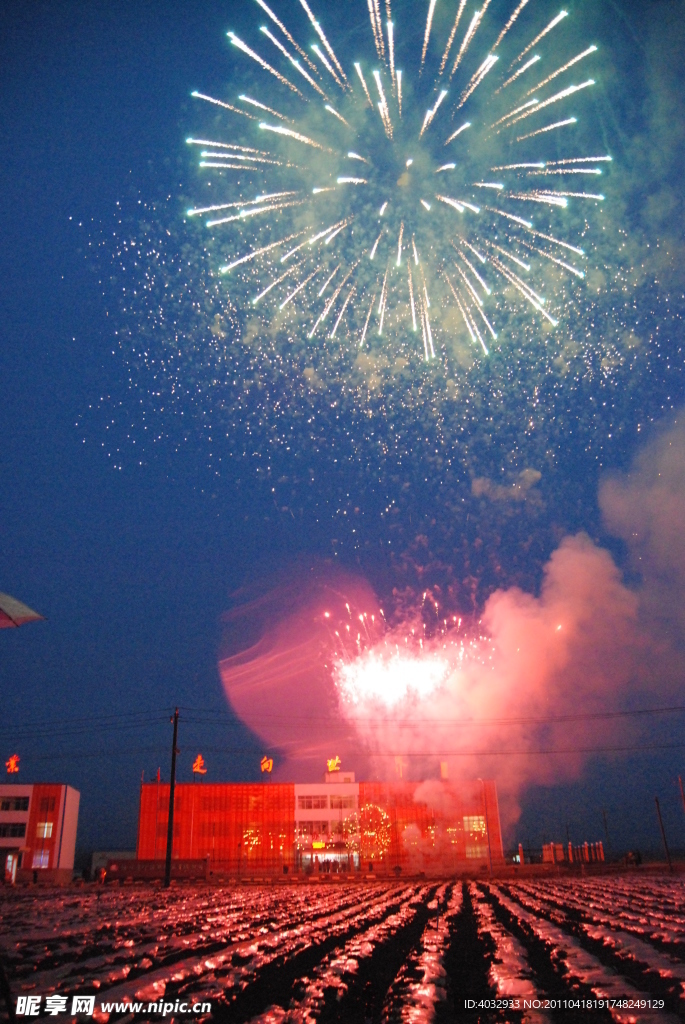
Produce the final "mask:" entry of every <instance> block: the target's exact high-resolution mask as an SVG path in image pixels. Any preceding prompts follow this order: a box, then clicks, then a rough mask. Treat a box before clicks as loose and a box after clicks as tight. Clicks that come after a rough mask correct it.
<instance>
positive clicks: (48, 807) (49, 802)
mask: <svg viewBox="0 0 685 1024" xmlns="http://www.w3.org/2000/svg"><path fill="white" fill-rule="evenodd" d="M40 809H41V811H54V809H55V798H54V796H44V797H43V798H42V799H41V802H40Z"/></svg>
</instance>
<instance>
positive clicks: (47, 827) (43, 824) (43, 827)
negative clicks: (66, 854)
mask: <svg viewBox="0 0 685 1024" xmlns="http://www.w3.org/2000/svg"><path fill="white" fill-rule="evenodd" d="M36 835H37V836H38V838H39V839H49V838H50V837H51V836H52V822H51V821H39V822H38V824H37V825H36Z"/></svg>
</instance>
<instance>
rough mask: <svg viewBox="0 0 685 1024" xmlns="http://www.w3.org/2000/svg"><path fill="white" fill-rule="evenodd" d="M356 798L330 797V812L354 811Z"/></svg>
mask: <svg viewBox="0 0 685 1024" xmlns="http://www.w3.org/2000/svg"><path fill="white" fill-rule="evenodd" d="M356 802H357V801H356V798H355V797H354V796H332V797H331V810H332V811H340V810H354V808H355V806H356Z"/></svg>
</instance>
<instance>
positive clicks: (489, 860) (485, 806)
mask: <svg viewBox="0 0 685 1024" xmlns="http://www.w3.org/2000/svg"><path fill="white" fill-rule="evenodd" d="M478 781H479V782H480V784H481V786H482V787H483V810H484V812H485V833H486V835H487V837H488V876H489V877H490V878H492V850H491V849H490V822H489V820H488V802H487V798H486V796H485V783H484V781H483V780H482V779H479V780H478Z"/></svg>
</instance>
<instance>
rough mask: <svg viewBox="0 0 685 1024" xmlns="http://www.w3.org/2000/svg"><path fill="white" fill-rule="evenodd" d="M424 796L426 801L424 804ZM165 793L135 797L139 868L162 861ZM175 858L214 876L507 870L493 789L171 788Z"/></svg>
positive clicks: (342, 776) (341, 783)
mask: <svg viewBox="0 0 685 1024" xmlns="http://www.w3.org/2000/svg"><path fill="white" fill-rule="evenodd" d="M421 794H423V798H421ZM168 808H169V785H168V783H162V782H159V781H157V782H151V783H144V784H143V785H142V786H141V790H140V814H139V821H138V844H137V852H136V856H137V861H138V864H139V866H140V868H144V863H145V862H148V871H146V872H145V873H149V874H150V875H151V876H152V875H153V874H155V873H156V872H155V870H154V868H155V867H156V866H157V865H159V864H161V863H162V862H163V861H164V857H165V854H166V842H167V825H168ZM172 859H173V861H175V862H176V865H177V868H178V869H179V870H178V871H176V870H175V871H174V874H182V873H184V872H183V871H182V870H181V866H182V864H185V865H188V866H190V864H191V863H193V862H194V863H195V864H198V862H201V861H204V862H205V864H206V870H207V872H208V873H211V874H229V875H234V876H243V877H253V876H263V875H283V874H300V873H303V874H312V873H336V874H337V873H347V872H364V873H366V872H374V873H377V874H381V875H388V874H392V873H395V874H400V873H404V874H414V873H419V872H425V873H426V874H431V875H438V874H446V873H447V874H451V873H454V872H456V871H464V870H467V869H476V870H477V869H478V868H483V867H484V868H488V867H489V866H492V865H501V864H502V862H503V850H502V835H501V828H500V818H499V807H498V802H497V788H496V785H495V783H494V782H492V781H481V780H478V781H476V782H468V783H461V784H459V785H457V784H454V783H451V782H448V781H446V780H443V781H436V782H431V783H424V784H419V783H412V782H395V783H384V782H359V783H357V782H355V779H354V774H353V773H350V772H335V773H333V772H330V773H326V775H325V776H324V781H323V782H321V783H308V784H294V783H271V782H269V783H204V782H203V783H200V784H195V783H186V784H180V785H177V787H176V797H175V804H174V827H173V849H172Z"/></svg>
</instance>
